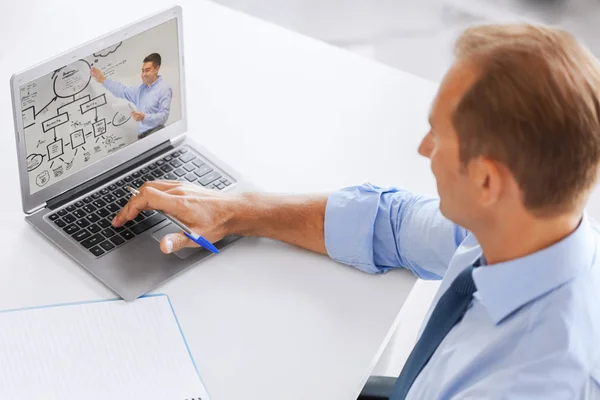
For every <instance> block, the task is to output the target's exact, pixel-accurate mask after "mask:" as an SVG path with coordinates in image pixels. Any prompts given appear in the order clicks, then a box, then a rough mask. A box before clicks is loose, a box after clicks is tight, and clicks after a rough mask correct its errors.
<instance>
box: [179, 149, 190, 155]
mask: <svg viewBox="0 0 600 400" xmlns="http://www.w3.org/2000/svg"><path fill="white" fill-rule="evenodd" d="M179 152H180V153H181V154H185V153H187V152H188V149H187V147H182V148H180V149H179Z"/></svg>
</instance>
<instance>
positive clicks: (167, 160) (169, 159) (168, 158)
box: [163, 156, 173, 162]
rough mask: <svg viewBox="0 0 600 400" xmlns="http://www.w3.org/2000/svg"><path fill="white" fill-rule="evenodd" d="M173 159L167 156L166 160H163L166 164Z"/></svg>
mask: <svg viewBox="0 0 600 400" xmlns="http://www.w3.org/2000/svg"><path fill="white" fill-rule="evenodd" d="M172 159H173V157H171V156H166V157H165V158H163V160H165V162H169V161H171V160H172Z"/></svg>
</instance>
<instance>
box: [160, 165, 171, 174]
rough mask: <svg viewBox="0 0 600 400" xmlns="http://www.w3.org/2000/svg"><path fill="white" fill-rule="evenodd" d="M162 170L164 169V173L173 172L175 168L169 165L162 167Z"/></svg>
mask: <svg viewBox="0 0 600 400" xmlns="http://www.w3.org/2000/svg"><path fill="white" fill-rule="evenodd" d="M160 169H162V170H163V171H164V172H171V171H173V168H172V167H171V166H170V165H168V164H166V165H163V166H162V167H160Z"/></svg>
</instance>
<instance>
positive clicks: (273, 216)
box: [113, 181, 328, 254]
mask: <svg viewBox="0 0 600 400" xmlns="http://www.w3.org/2000/svg"><path fill="white" fill-rule="evenodd" d="M139 191H140V193H139V194H138V195H137V196H133V197H132V198H131V199H129V202H128V203H127V204H126V205H125V207H123V209H122V210H121V211H120V212H119V213H118V214H117V216H116V217H115V219H114V220H113V225H114V226H115V227H119V226H122V225H124V224H125V223H126V222H127V221H131V220H132V219H134V218H135V217H137V215H138V214H139V213H140V212H141V211H143V210H160V211H163V212H165V213H166V214H169V215H171V216H173V217H175V218H177V219H178V220H180V221H181V222H183V223H184V224H186V225H187V226H189V227H190V228H191V229H192V230H193V231H194V233H197V234H198V235H202V236H204V237H205V238H206V239H207V240H209V241H210V242H211V243H214V242H217V241H219V240H221V239H223V238H224V237H225V236H228V235H242V236H261V237H267V238H271V239H275V240H280V241H283V242H287V243H291V244H294V245H296V246H300V247H303V248H305V249H309V250H312V251H316V252H319V253H323V254H327V251H326V249H325V237H324V219H325V206H326V204H327V198H328V196H326V195H318V196H281V195H272V194H258V193H242V194H228V193H222V192H219V191H216V190H208V189H204V188H203V187H201V186H198V185H195V184H192V183H187V182H179V181H152V182H146V183H144V184H143V185H142V187H141V188H140V189H139ZM183 247H198V246H197V245H196V244H195V243H194V242H192V241H191V240H190V239H188V238H187V237H186V236H185V235H184V234H183V232H180V233H176V234H171V235H166V236H165V237H164V238H162V240H161V242H160V249H161V250H162V251H163V252H164V253H167V254H168V253H172V252H174V251H177V250H179V249H181V248H183Z"/></svg>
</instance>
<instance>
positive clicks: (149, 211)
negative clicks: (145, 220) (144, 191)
mask: <svg viewBox="0 0 600 400" xmlns="http://www.w3.org/2000/svg"><path fill="white" fill-rule="evenodd" d="M155 213H156V211H152V210H144V211H142V212H141V214H142V215H143V216H144V217H150V216H152V215H154V214H155Z"/></svg>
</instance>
